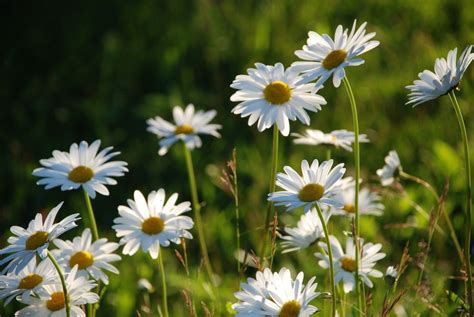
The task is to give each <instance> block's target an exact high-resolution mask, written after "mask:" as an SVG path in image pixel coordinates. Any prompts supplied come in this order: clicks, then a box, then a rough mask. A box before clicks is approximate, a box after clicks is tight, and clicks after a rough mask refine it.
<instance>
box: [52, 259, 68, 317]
mask: <svg viewBox="0 0 474 317" xmlns="http://www.w3.org/2000/svg"><path fill="white" fill-rule="evenodd" d="M48 258H49V259H50V260H51V262H52V263H53V265H54V268H55V269H56V271H57V272H58V275H59V279H60V280H61V285H62V287H63V293H64V305H65V306H66V317H70V316H71V306H70V305H69V297H68V292H67V285H66V280H65V279H64V274H63V271H62V270H61V267H60V266H59V264H58V261H56V259H55V258H54V256H53V254H51V252H50V251H49V250H48Z"/></svg>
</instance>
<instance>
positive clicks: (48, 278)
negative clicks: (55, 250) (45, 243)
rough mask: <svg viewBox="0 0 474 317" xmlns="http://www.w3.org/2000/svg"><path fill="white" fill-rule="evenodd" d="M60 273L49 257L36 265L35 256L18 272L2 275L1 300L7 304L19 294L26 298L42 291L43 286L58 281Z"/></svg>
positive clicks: (0, 280)
mask: <svg viewBox="0 0 474 317" xmlns="http://www.w3.org/2000/svg"><path fill="white" fill-rule="evenodd" d="M58 280H59V277H58V273H57V272H56V269H55V268H54V266H53V264H52V263H51V261H50V260H49V259H47V258H46V259H44V260H42V261H41V262H40V263H39V264H38V265H36V259H35V258H33V259H32V260H31V261H30V262H29V263H28V265H27V266H25V267H24V268H23V270H21V271H20V272H19V273H18V274H15V273H13V272H12V273H7V275H0V300H3V301H4V304H5V305H7V304H8V303H10V302H11V300H12V299H13V298H15V297H17V296H21V298H23V299H25V298H27V297H28V296H30V295H33V294H38V292H41V290H42V288H43V286H45V285H50V284H54V283H57V282H58Z"/></svg>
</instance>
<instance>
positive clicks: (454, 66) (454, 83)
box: [406, 45, 474, 107]
mask: <svg viewBox="0 0 474 317" xmlns="http://www.w3.org/2000/svg"><path fill="white" fill-rule="evenodd" d="M472 47H473V45H469V46H467V47H466V48H465V49H464V51H463V52H462V54H461V56H460V57H459V59H458V60H457V61H456V58H457V52H458V49H457V48H455V49H453V50H451V51H449V53H448V57H447V58H446V59H444V58H437V59H436V61H435V65H434V73H433V72H432V71H429V70H424V71H423V72H421V73H419V74H418V77H419V78H420V79H417V80H415V81H414V82H413V84H412V85H408V86H406V88H407V89H408V90H410V93H409V94H408V102H407V103H406V104H407V105H410V104H411V105H413V107H415V106H417V105H419V104H421V103H424V102H427V101H430V100H433V99H436V98H438V97H440V96H442V95H445V94H447V93H449V92H450V91H451V90H453V89H456V88H457V87H458V86H459V83H460V82H461V79H462V76H463V75H464V73H465V72H466V69H467V68H468V67H469V65H470V64H471V62H472V61H473V60H474V53H471V51H472Z"/></svg>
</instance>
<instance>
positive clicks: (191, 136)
mask: <svg viewBox="0 0 474 317" xmlns="http://www.w3.org/2000/svg"><path fill="white" fill-rule="evenodd" d="M216 114H217V112H216V111H215V110H210V111H205V112H204V111H202V110H200V111H197V112H195V110H194V105H193V104H189V105H188V106H187V107H186V109H184V111H183V109H182V108H181V107H179V106H175V107H174V108H173V119H174V122H175V124H173V123H171V122H168V121H166V120H164V119H163V118H161V117H159V116H156V117H155V118H151V119H148V120H147V123H148V129H147V130H148V131H149V132H151V133H154V134H156V135H157V136H158V137H159V138H163V140H161V141H160V143H159V144H160V150H159V151H158V154H159V155H165V154H166V153H168V150H169V148H170V147H171V146H172V145H173V144H175V143H176V142H178V141H180V140H182V141H183V142H184V143H185V144H186V147H187V148H188V149H190V150H193V149H194V148H200V147H201V145H202V141H201V138H200V137H199V134H208V135H212V136H215V137H216V138H220V136H221V135H220V134H219V132H217V130H218V129H221V128H222V126H221V125H220V124H211V123H209V122H210V121H211V120H212V119H214V117H215V116H216Z"/></svg>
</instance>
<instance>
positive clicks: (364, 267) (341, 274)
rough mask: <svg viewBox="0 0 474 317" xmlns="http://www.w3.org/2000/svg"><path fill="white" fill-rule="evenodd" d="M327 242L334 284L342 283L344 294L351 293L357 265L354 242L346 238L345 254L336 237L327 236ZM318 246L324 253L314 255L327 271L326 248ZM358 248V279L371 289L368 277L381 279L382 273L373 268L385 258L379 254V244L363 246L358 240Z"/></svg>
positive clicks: (321, 243)
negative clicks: (329, 244)
mask: <svg viewBox="0 0 474 317" xmlns="http://www.w3.org/2000/svg"><path fill="white" fill-rule="evenodd" d="M329 241H330V243H331V248H332V253H333V261H334V275H335V276H334V279H335V282H336V283H339V282H340V281H342V283H343V285H344V292H345V293H349V292H350V291H353V290H354V289H355V286H356V283H355V271H356V267H357V264H356V253H355V252H356V248H355V245H354V240H353V239H352V238H347V242H346V250H345V252H344V250H343V249H342V247H341V244H340V243H339V241H338V240H337V239H336V237H334V236H329ZM319 245H320V246H321V248H322V249H323V250H324V251H325V254H322V253H315V254H314V255H315V256H316V257H317V258H319V259H320V261H319V262H318V264H319V266H321V267H322V268H325V269H327V268H329V257H328V255H327V253H328V246H327V244H326V243H325V242H319ZM360 248H361V250H362V252H361V256H360V258H359V261H360V265H359V278H360V279H361V280H362V281H363V282H364V283H365V285H367V286H368V287H370V288H372V287H373V285H374V284H373V283H372V281H371V280H370V279H369V277H375V278H380V277H383V273H382V272H380V271H378V270H376V269H374V267H375V264H376V262H377V261H379V260H381V259H383V258H384V257H385V253H379V251H380V249H382V245H381V244H380V243H377V244H373V243H367V244H364V240H363V239H360Z"/></svg>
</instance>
